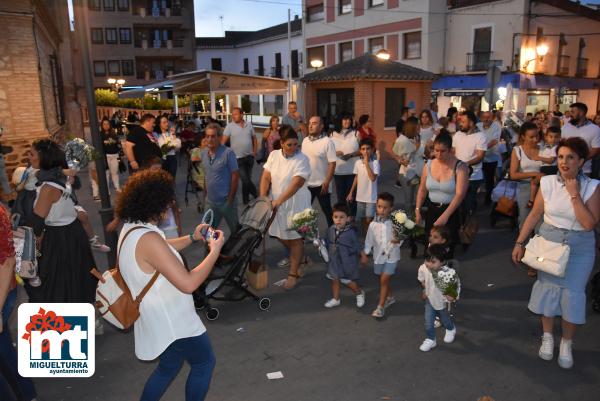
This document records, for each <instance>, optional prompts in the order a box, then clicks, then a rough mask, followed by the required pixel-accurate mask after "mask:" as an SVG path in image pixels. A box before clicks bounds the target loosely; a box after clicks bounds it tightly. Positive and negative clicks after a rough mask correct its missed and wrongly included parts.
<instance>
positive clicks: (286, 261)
mask: <svg viewBox="0 0 600 401" xmlns="http://www.w3.org/2000/svg"><path fill="white" fill-rule="evenodd" d="M289 265H290V259H289V258H283V259H281V260H280V261H279V262H277V267H281V268H282V269H284V268H286V267H288V266H289Z"/></svg>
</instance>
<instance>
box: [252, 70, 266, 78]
mask: <svg viewBox="0 0 600 401" xmlns="http://www.w3.org/2000/svg"><path fill="white" fill-rule="evenodd" d="M254 75H258V76H259V77H262V76H264V75H265V69H264V68H256V69H255V70H254Z"/></svg>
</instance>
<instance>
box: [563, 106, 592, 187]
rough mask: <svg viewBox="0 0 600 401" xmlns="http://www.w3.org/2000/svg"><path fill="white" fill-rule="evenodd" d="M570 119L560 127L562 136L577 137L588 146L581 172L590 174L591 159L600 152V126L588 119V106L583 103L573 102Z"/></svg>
mask: <svg viewBox="0 0 600 401" xmlns="http://www.w3.org/2000/svg"><path fill="white" fill-rule="evenodd" d="M570 108H571V119H570V120H569V121H568V122H566V123H565V125H564V126H563V128H562V135H561V136H562V137H563V138H571V137H579V138H581V139H583V140H584V141H585V142H586V143H587V144H588V147H589V148H590V154H589V155H588V160H587V161H586V162H585V164H584V165H583V172H584V174H586V175H588V176H589V175H590V174H591V172H592V159H594V158H595V157H596V156H597V155H598V154H600V127H598V126H597V125H596V124H594V123H593V122H592V121H590V120H588V119H587V117H586V115H587V111H588V108H587V106H586V105H585V104H584V103H573V104H572V105H571V106H570Z"/></svg>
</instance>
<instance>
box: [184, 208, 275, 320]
mask: <svg viewBox="0 0 600 401" xmlns="http://www.w3.org/2000/svg"><path fill="white" fill-rule="evenodd" d="M274 218H275V211H274V210H273V208H272V207H271V201H270V200H269V199H267V198H265V197H262V198H257V199H254V200H253V201H251V202H250V203H249V204H248V206H247V207H246V208H245V209H244V211H243V212H242V216H241V217H240V224H239V226H238V229H237V230H236V232H235V233H233V234H232V235H231V237H229V239H227V241H226V242H225V244H224V245H223V248H222V249H221V255H220V256H219V259H217V262H216V263H215V267H214V268H213V270H212V272H211V273H210V275H209V276H208V278H207V279H206V281H205V282H204V284H203V285H202V286H201V287H200V288H199V289H198V290H196V292H195V293H194V298H195V299H194V300H195V302H196V305H198V304H201V305H203V306H204V314H205V315H206V318H207V319H208V320H216V319H217V318H218V317H219V310H218V309H217V308H215V307H213V306H211V305H210V302H209V301H210V300H211V299H214V300H217V301H241V300H243V299H245V298H247V297H250V298H252V299H254V300H255V301H257V302H258V308H259V309H260V310H262V311H265V310H268V309H269V308H270V306H271V300H270V299H269V298H266V297H259V296H257V295H256V294H254V293H253V292H251V291H250V290H249V289H248V282H247V280H246V269H247V268H248V266H249V265H250V262H251V261H252V256H253V255H254V251H255V250H256V249H257V248H258V247H259V246H260V244H261V243H262V241H264V240H265V236H266V235H267V231H268V230H269V227H270V226H271V223H272V222H273V219H274Z"/></svg>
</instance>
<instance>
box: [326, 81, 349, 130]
mask: <svg viewBox="0 0 600 401" xmlns="http://www.w3.org/2000/svg"><path fill="white" fill-rule="evenodd" d="M346 113H350V114H352V115H353V114H354V89H351V88H349V89H319V90H317V115H319V116H321V118H323V119H324V121H323V123H324V124H323V125H324V129H325V130H326V131H328V130H330V129H339V127H340V125H341V119H342V115H344V114H346Z"/></svg>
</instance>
